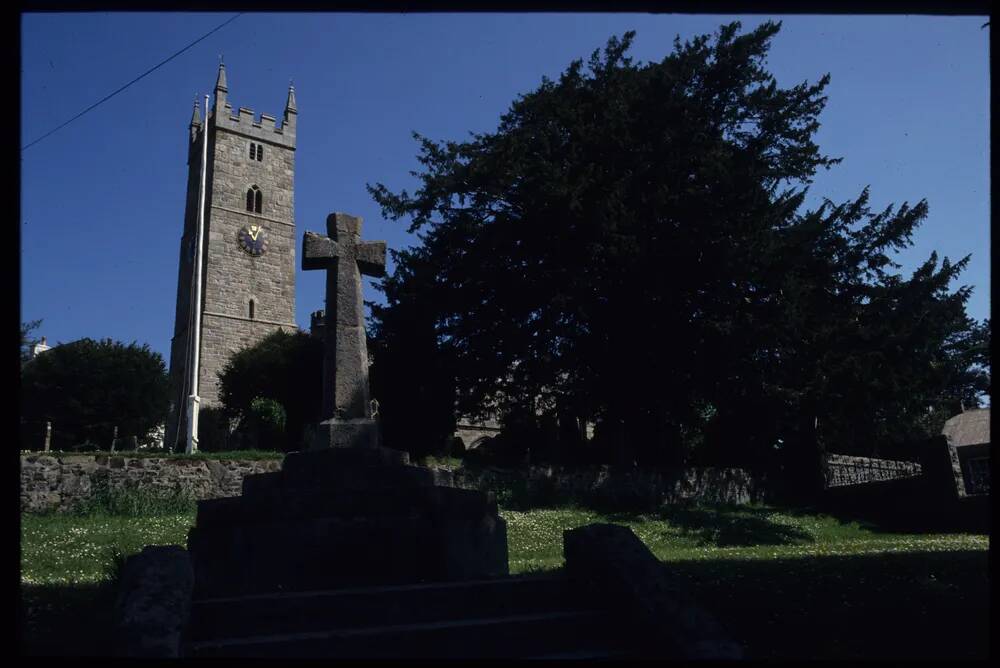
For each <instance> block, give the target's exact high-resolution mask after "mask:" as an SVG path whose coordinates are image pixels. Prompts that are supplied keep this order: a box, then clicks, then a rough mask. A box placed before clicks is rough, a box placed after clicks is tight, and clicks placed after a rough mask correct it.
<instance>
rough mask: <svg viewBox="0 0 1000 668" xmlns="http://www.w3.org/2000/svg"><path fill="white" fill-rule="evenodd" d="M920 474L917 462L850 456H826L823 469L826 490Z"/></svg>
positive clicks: (920, 469)
mask: <svg viewBox="0 0 1000 668" xmlns="http://www.w3.org/2000/svg"><path fill="white" fill-rule="evenodd" d="M921 473H922V468H921V466H920V464H918V463H917V462H907V461H898V460H892V459H872V458H870V457H852V456H850V455H827V456H826V465H825V466H824V468H823V476H824V479H825V481H826V487H827V488H830V487H843V486H846V485H862V484H865V483H870V482H877V481H882V480H898V479H900V478H913V477H916V476H919V475H920V474H921Z"/></svg>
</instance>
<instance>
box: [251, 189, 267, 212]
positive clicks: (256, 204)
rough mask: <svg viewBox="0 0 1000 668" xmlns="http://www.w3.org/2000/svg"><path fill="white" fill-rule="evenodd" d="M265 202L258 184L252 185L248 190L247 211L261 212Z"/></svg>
mask: <svg viewBox="0 0 1000 668" xmlns="http://www.w3.org/2000/svg"><path fill="white" fill-rule="evenodd" d="M263 204H264V195H263V193H261V191H260V188H258V187H257V186H250V189H249V190H247V211H249V212H250V213H260V212H261V209H262V208H263Z"/></svg>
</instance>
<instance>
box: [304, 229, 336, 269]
mask: <svg viewBox="0 0 1000 668" xmlns="http://www.w3.org/2000/svg"><path fill="white" fill-rule="evenodd" d="M336 258H337V242H336V241H334V240H333V239H331V238H330V237H325V236H323V235H322V234H316V233H315V232H306V234H305V237H304V238H303V239H302V270H303V271H307V270H309V269H328V268H330V267H331V266H333V261H334V259H336Z"/></svg>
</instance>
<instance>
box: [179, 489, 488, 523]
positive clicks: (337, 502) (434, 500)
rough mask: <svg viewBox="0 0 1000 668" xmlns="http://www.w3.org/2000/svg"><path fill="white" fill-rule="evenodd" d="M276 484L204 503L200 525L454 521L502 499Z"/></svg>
mask: <svg viewBox="0 0 1000 668" xmlns="http://www.w3.org/2000/svg"><path fill="white" fill-rule="evenodd" d="M272 480H274V479H265V481H263V482H256V483H251V485H249V487H250V488H251V492H250V494H249V495H248V496H244V497H236V498H224V499H208V500H205V501H199V502H198V514H197V520H196V526H198V527H199V528H208V527H215V526H229V525H238V524H259V523H263V522H273V521H278V520H299V519H304V518H317V517H365V516H390V515H391V516H408V515H412V514H413V513H414V511H415V510H416V511H423V512H427V513H430V514H447V515H448V516H451V517H481V516H483V515H496V514H497V504H496V498H495V497H494V496H493V495H492V494H490V493H483V492H478V491H475V490H467V489H459V488H456V487H420V488H417V489H405V488H389V489H377V490H349V491H348V490H341V489H336V488H324V487H307V488H293V487H286V486H282V485H281V482H280V481H277V482H272ZM255 486H256V487H255ZM264 488H267V489H264Z"/></svg>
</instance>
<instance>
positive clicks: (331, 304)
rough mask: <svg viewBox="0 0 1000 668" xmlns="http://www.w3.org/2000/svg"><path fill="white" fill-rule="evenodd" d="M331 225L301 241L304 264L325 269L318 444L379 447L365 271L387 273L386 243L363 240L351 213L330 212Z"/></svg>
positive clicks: (307, 233)
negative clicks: (370, 377) (372, 408)
mask: <svg viewBox="0 0 1000 668" xmlns="http://www.w3.org/2000/svg"><path fill="white" fill-rule="evenodd" d="M326 229H327V236H323V235H320V234H316V233H315V232H306V233H305V238H304V239H303V242H302V269H303V270H305V271H308V270H313V269H323V270H325V271H326V323H325V327H324V339H325V342H324V343H325V347H326V353H325V355H324V359H323V403H322V411H323V415H322V418H323V420H322V422H320V424H319V428H318V430H317V434H316V437H315V438H316V440H315V443H314V447H346V446H374V445H377V442H378V432H377V427H376V425H375V421H374V420H373V419H372V416H371V415H369V414H368V410H369V405H370V402H369V393H368V349H367V345H366V342H365V327H364V301H363V300H362V296H361V287H362V284H361V276H362V274H364V275H367V276H376V277H377V276H383V275H384V274H385V242H384V241H368V242H363V241H361V218H357V217H355V216H350V215H348V214H346V213H331V214H330V215H329V216H328V217H327V219H326Z"/></svg>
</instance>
